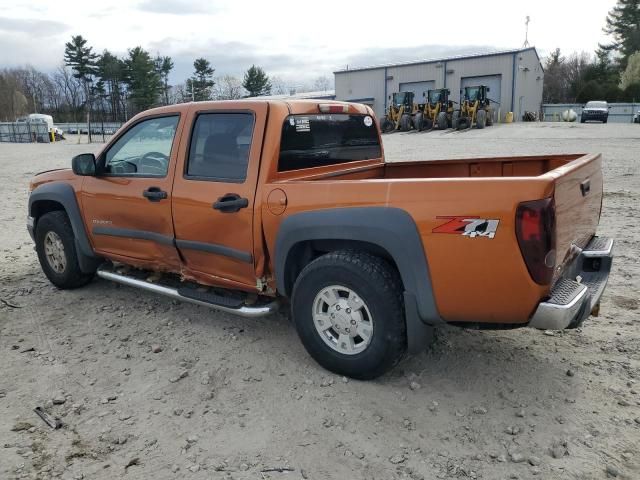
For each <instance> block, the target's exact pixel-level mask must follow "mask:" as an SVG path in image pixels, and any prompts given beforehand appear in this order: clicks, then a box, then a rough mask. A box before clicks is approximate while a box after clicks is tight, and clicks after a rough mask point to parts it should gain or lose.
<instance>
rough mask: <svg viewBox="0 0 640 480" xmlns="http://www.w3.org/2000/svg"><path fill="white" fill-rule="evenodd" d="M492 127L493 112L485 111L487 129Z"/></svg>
mask: <svg viewBox="0 0 640 480" xmlns="http://www.w3.org/2000/svg"><path fill="white" fill-rule="evenodd" d="M492 125H493V110H487V127H490V126H492Z"/></svg>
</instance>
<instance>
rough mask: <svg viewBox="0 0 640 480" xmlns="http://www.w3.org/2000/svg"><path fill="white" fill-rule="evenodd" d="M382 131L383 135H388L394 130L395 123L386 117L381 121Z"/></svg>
mask: <svg viewBox="0 0 640 480" xmlns="http://www.w3.org/2000/svg"><path fill="white" fill-rule="evenodd" d="M380 130H381V131H382V133H388V132H390V131H391V130H393V122H392V121H391V120H389V119H388V118H387V117H384V118H383V119H382V120H380Z"/></svg>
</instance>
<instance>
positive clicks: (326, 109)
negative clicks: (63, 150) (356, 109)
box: [318, 103, 349, 113]
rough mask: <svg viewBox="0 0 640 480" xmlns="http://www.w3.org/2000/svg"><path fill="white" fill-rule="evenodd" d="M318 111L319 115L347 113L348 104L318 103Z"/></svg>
mask: <svg viewBox="0 0 640 480" xmlns="http://www.w3.org/2000/svg"><path fill="white" fill-rule="evenodd" d="M318 110H320V113H349V105H348V104H343V105H341V104H335V103H319V104H318Z"/></svg>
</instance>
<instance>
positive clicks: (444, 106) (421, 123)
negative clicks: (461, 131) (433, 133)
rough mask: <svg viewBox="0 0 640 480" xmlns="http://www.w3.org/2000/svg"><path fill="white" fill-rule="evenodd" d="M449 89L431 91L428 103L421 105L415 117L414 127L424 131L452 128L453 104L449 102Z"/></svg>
mask: <svg viewBox="0 0 640 480" xmlns="http://www.w3.org/2000/svg"><path fill="white" fill-rule="evenodd" d="M449 93H450V91H449V89H448V88H440V89H437V90H429V91H428V92H427V94H426V98H427V103H425V104H424V105H419V106H418V107H419V108H418V111H417V112H416V113H415V115H414V116H413V127H414V128H415V129H416V130H418V131H419V132H420V131H422V130H431V129H432V128H437V129H438V130H445V129H447V128H449V127H450V126H451V120H452V116H453V102H452V101H451V100H449Z"/></svg>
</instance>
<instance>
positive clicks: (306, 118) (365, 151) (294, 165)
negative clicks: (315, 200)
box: [278, 114, 382, 172]
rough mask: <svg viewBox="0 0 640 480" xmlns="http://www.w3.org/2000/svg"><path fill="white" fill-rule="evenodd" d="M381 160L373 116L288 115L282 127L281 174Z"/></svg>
mask: <svg viewBox="0 0 640 480" xmlns="http://www.w3.org/2000/svg"><path fill="white" fill-rule="evenodd" d="M378 158H382V148H381V146H380V136H379V135H378V129H377V128H376V125H375V122H374V120H373V117H371V116H370V115H352V114H319V115H289V116H288V117H287V118H286V119H285V121H284V124H283V126H282V137H281V140H280V157H279V159H278V171H279V172H288V171H291V170H300V169H303V168H313V167H322V166H327V165H338V164H341V163H347V162H355V161H359V160H371V159H378Z"/></svg>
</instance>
